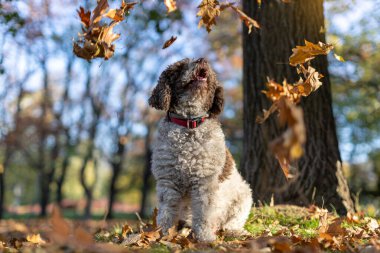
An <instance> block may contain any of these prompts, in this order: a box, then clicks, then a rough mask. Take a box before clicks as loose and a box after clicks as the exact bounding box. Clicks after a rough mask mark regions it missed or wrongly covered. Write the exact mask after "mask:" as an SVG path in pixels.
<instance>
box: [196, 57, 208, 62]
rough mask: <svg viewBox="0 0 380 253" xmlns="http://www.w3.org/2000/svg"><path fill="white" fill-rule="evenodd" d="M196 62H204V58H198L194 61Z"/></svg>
mask: <svg viewBox="0 0 380 253" xmlns="http://www.w3.org/2000/svg"><path fill="white" fill-rule="evenodd" d="M195 62H196V63H206V62H207V61H206V59H205V58H199V59H198V60H196V61H195Z"/></svg>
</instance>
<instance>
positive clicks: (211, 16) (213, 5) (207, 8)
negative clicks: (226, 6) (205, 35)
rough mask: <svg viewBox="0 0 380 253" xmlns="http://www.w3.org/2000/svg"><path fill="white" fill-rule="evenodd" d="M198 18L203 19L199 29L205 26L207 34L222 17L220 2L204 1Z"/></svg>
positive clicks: (214, 0) (199, 7)
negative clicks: (218, 18)
mask: <svg viewBox="0 0 380 253" xmlns="http://www.w3.org/2000/svg"><path fill="white" fill-rule="evenodd" d="M198 9H199V11H198V13H197V17H201V19H200V21H199V23H198V27H201V26H205V27H206V30H207V32H211V27H212V26H214V25H216V18H217V17H218V16H219V15H220V9H219V2H218V1H217V0H202V2H201V4H200V5H199V6H198Z"/></svg>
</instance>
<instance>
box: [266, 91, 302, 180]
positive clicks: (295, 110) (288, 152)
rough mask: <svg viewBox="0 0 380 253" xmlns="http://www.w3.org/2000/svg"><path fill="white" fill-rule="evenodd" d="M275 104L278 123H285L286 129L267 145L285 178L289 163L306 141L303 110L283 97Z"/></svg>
mask: <svg viewBox="0 0 380 253" xmlns="http://www.w3.org/2000/svg"><path fill="white" fill-rule="evenodd" d="M276 106H277V108H278V111H279V122H280V125H281V126H285V125H287V126H288V129H287V130H286V131H285V132H284V133H283V134H282V135H281V136H279V137H278V138H276V139H274V140H273V141H271V143H270V145H269V146H270V149H271V150H272V152H273V153H274V155H275V157H276V158H277V160H278V161H279V163H280V166H281V168H282V170H283V172H284V175H285V176H286V178H290V177H291V175H290V173H289V171H290V163H291V161H293V160H295V159H299V158H300V157H301V156H302V155H303V147H302V146H303V145H304V144H305V142H306V130H305V124H304V120H303V111H302V109H301V108H299V107H297V106H295V104H293V103H292V102H291V101H289V100H288V99H287V98H285V97H282V98H281V99H280V100H278V101H276Z"/></svg>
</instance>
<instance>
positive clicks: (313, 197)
mask: <svg viewBox="0 0 380 253" xmlns="http://www.w3.org/2000/svg"><path fill="white" fill-rule="evenodd" d="M243 9H244V11H245V12H246V13H247V14H248V15H249V16H251V17H253V18H255V19H256V20H258V21H259V23H260V25H261V29H258V30H255V31H254V32H252V33H251V34H248V31H247V28H245V27H244V29H243V56H244V69H243V88H244V137H245V138H244V154H243V162H242V163H241V167H242V168H241V169H242V173H243V175H244V177H245V178H246V180H247V181H248V182H249V183H250V185H251V187H252V189H253V197H254V199H255V200H256V201H258V200H260V201H264V202H269V200H270V198H271V197H272V196H274V200H275V202H276V203H292V204H297V205H302V206H304V205H309V204H312V203H315V204H317V205H320V206H322V205H324V206H325V207H328V208H332V207H333V208H335V209H336V210H337V211H338V212H339V213H345V212H346V211H352V210H353V203H352V200H351V197H350V193H349V189H348V186H347V182H346V180H345V178H344V177H343V174H342V171H341V165H340V164H341V158H340V153H339V148H338V141H337V135H336V128H335V121H334V116H333V111H332V98H331V87H330V86H331V85H330V79H329V73H328V62H327V57H326V56H318V57H317V58H316V59H315V60H313V61H312V63H311V64H312V66H313V67H314V68H316V69H317V71H319V72H320V73H322V74H323V75H324V78H323V79H322V81H323V85H322V86H321V87H320V88H319V89H318V90H317V91H316V92H315V93H313V94H311V95H310V96H309V97H307V98H305V99H303V101H302V102H301V104H302V108H303V110H304V119H305V126H306V134H307V142H306V144H305V155H304V156H303V157H302V158H301V159H300V161H299V162H298V164H297V165H296V167H298V175H297V176H296V178H295V179H294V180H291V181H289V182H287V181H286V179H285V177H284V175H283V173H282V171H281V169H280V167H279V164H278V162H277V161H276V160H275V158H274V156H273V154H271V153H270V152H269V151H268V143H269V142H270V141H271V140H273V139H274V138H275V137H277V136H278V135H279V134H280V133H281V132H282V129H280V128H279V127H278V125H277V122H276V117H273V116H272V117H271V118H270V119H269V120H268V121H267V122H265V123H264V124H258V123H256V122H255V119H256V117H257V116H259V115H262V113H263V110H264V109H268V108H269V107H270V102H269V101H268V100H267V99H266V97H265V96H264V95H263V94H262V92H261V91H262V90H265V83H266V82H267V78H268V77H269V78H272V79H274V80H275V81H277V82H279V83H281V82H282V81H283V80H284V79H286V80H287V81H288V82H295V81H297V80H298V78H299V77H298V74H297V73H296V71H295V68H293V67H291V66H290V65H289V64H288V62H289V60H288V59H289V56H290V55H291V54H292V51H291V49H292V48H294V47H295V46H296V45H303V44H304V40H305V39H306V40H308V41H311V42H314V43H317V42H318V41H322V42H325V33H324V31H325V25H324V15H323V0H293V1H291V3H283V2H282V1H280V0H266V1H262V4H261V6H259V5H258V3H257V1H252V0H245V1H243Z"/></svg>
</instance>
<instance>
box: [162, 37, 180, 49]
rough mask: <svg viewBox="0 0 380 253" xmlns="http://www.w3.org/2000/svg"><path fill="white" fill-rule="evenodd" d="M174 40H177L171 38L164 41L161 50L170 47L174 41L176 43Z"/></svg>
mask: <svg viewBox="0 0 380 253" xmlns="http://www.w3.org/2000/svg"><path fill="white" fill-rule="evenodd" d="M176 40H177V37H175V36H172V37H171V38H170V39H168V40H167V41H165V43H164V46H163V47H162V49H165V48H168V47H170V46H171V45H172V44H173V43H174V41H176Z"/></svg>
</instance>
